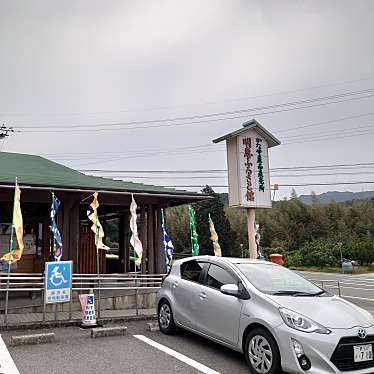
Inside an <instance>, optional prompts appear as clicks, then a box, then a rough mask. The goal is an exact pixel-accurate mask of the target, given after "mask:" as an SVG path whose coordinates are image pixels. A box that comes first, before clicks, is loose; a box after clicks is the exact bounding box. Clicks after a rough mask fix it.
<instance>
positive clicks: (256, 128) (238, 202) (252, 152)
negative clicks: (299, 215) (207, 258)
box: [213, 120, 280, 258]
mask: <svg viewBox="0 0 374 374" xmlns="http://www.w3.org/2000/svg"><path fill="white" fill-rule="evenodd" d="M224 140H225V141H226V151H227V169H228V180H229V206H230V207H235V208H245V209H247V222H248V241H249V257H250V258H257V244H256V231H255V209H256V208H271V207H272V202H271V186H270V174H269V154H268V149H269V148H271V147H274V146H277V145H279V144H280V141H279V140H278V139H277V138H275V137H274V136H273V135H272V134H271V133H270V132H268V131H267V130H266V129H265V128H263V127H262V126H261V125H260V124H259V123H258V122H257V121H256V120H251V121H248V122H245V123H244V124H243V127H242V128H240V129H239V130H236V131H233V132H231V133H229V134H227V135H224V136H222V137H220V138H218V139H215V140H213V143H219V142H222V141H224Z"/></svg>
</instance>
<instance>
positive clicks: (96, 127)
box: [17, 89, 374, 133]
mask: <svg viewBox="0 0 374 374" xmlns="http://www.w3.org/2000/svg"><path fill="white" fill-rule="evenodd" d="M373 91H374V89H367V90H361V91H356V92H347V93H342V94H336V95H331V96H325V97H318V98H313V99H308V100H300V101H294V102H288V103H282V104H275V105H269V106H262V107H257V108H246V109H240V110H235V111H227V112H218V113H208V114H201V115H192V116H185V117H174V118H161V119H155V120H144V121H130V122H116V123H106V124H92V125H71V126H62V125H48V127H46V126H27V127H25V126H18V127H17V128H18V129H22V132H29V133H31V132H32V133H41V132H65V130H66V129H69V130H70V131H73V132H82V131H83V130H82V129H87V130H90V131H109V130H110V131H113V130H115V129H108V127H114V126H115V127H118V126H134V127H130V128H126V127H119V128H117V129H116V130H123V129H139V128H154V127H166V126H168V127H169V126H183V125H191V124H201V123H206V122H216V121H223V120H230V119H238V118H245V117H247V116H248V115H244V116H235V117H223V118H221V117H222V116H227V115H232V114H240V113H248V112H256V111H262V110H268V109H275V108H282V107H289V106H291V108H286V109H280V110H276V111H270V112H269V111H268V112H259V113H254V114H251V115H253V116H260V115H267V114H274V113H279V112H285V111H290V110H298V109H306V108H311V107H315V106H323V105H330V104H336V103H341V102H346V101H352V100H360V99H365V98H370V97H373V96H374V94H372V92H373ZM365 93H371V94H370V95H366V96H359V97H349V98H348V99H342V100H335V101H329V102H324V103H318V104H311V105H307V106H298V105H301V104H307V103H314V102H318V101H326V100H333V99H335V98H342V97H347V96H354V95H363V94H365ZM220 116H221V117H220ZM213 117H220V118H213ZM203 118H209V119H208V120H200V119H203ZM194 119H198V121H192V122H181V123H168V122H176V121H189V120H194ZM146 124H149V125H154V124H156V125H154V126H145V127H138V126H136V125H146ZM101 127H104V128H101ZM105 127H106V128H105ZM29 129H39V130H31V131H30V130H29ZM56 129H57V130H56ZM77 129H78V130H77ZM87 130H86V132H87Z"/></svg>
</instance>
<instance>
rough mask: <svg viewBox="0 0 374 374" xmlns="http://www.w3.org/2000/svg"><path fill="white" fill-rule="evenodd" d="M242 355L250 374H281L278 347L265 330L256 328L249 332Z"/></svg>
mask: <svg viewBox="0 0 374 374" xmlns="http://www.w3.org/2000/svg"><path fill="white" fill-rule="evenodd" d="M244 354H245V358H246V360H247V364H248V366H249V370H250V372H251V373H252V374H260V373H264V374H280V373H282V366H281V357H280V353H279V348H278V345H277V343H276V341H275V339H274V338H273V336H272V335H271V334H270V333H269V332H268V331H267V330H266V329H264V328H261V327H257V328H255V329H253V330H251V331H250V332H249V334H248V335H247V337H246V339H245V343H244Z"/></svg>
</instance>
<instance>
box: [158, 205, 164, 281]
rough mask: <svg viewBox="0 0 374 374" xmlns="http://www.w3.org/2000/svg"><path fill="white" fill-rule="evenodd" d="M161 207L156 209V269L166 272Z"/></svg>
mask: <svg viewBox="0 0 374 374" xmlns="http://www.w3.org/2000/svg"><path fill="white" fill-rule="evenodd" d="M161 221H162V219H161V207H157V209H156V225H155V260H156V271H157V273H158V274H162V273H164V272H165V271H166V270H165V254H164V250H163V245H162V232H161V224H162V223H161Z"/></svg>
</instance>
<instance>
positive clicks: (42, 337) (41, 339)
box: [10, 332, 55, 346]
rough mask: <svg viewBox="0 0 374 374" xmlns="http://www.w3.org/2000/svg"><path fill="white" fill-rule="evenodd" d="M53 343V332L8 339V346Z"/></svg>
mask: <svg viewBox="0 0 374 374" xmlns="http://www.w3.org/2000/svg"><path fill="white" fill-rule="evenodd" d="M54 341H55V334H54V333H53V332H49V333H44V334H32V335H18V336H12V337H11V338H10V344H11V345H13V346H17V345H26V344H43V343H53V342H54Z"/></svg>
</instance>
